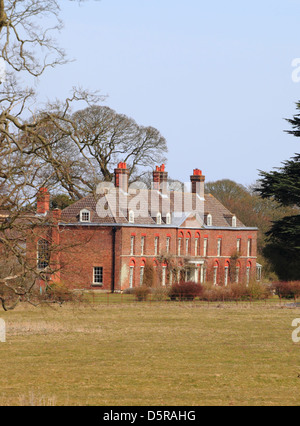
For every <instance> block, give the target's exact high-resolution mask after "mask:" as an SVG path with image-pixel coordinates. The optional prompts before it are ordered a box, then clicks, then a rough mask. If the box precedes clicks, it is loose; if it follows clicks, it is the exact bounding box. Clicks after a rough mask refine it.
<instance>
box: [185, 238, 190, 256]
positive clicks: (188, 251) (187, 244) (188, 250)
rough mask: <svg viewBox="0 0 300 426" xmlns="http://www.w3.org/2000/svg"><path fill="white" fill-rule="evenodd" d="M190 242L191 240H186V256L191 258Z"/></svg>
mask: <svg viewBox="0 0 300 426" xmlns="http://www.w3.org/2000/svg"><path fill="white" fill-rule="evenodd" d="M190 241H191V238H188V237H187V238H186V239H185V255H186V256H189V255H190Z"/></svg>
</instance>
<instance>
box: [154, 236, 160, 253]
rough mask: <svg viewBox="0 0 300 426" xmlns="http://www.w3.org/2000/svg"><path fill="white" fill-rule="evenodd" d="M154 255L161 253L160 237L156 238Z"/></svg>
mask: <svg viewBox="0 0 300 426" xmlns="http://www.w3.org/2000/svg"><path fill="white" fill-rule="evenodd" d="M154 255H155V256H158V255H159V237H155V238H154Z"/></svg>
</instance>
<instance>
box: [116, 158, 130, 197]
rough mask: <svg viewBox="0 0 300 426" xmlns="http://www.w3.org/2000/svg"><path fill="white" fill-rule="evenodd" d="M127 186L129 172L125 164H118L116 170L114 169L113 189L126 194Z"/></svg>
mask: <svg viewBox="0 0 300 426" xmlns="http://www.w3.org/2000/svg"><path fill="white" fill-rule="evenodd" d="M128 185H129V170H128V169H127V164H126V163H119V164H118V168H117V169H115V187H116V188H120V189H122V190H123V191H124V192H126V193H127V192H128Z"/></svg>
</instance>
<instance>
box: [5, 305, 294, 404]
mask: <svg viewBox="0 0 300 426" xmlns="http://www.w3.org/2000/svg"><path fill="white" fill-rule="evenodd" d="M0 316H1V318H3V319H5V320H6V322H7V343H6V344H1V343H0V357H1V367H2V368H1V375H0V389H1V391H0V405H32V406H35V405H50V406H51V405H114V406H116V405H127V406H130V405H148V406H151V405H299V403H300V392H299V388H300V379H299V377H298V376H299V374H300V365H299V349H300V347H299V345H295V344H293V342H292V340H291V334H292V327H291V324H292V320H293V319H294V318H299V317H300V309H299V308H298V309H280V308H279V307H277V306H272V305H268V306H267V307H265V306H263V305H259V304H258V305H255V304H253V305H252V306H251V307H250V306H249V304H244V305H239V306H236V305H235V304H225V305H222V304H221V305H215V306H214V307H210V308H209V309H208V307H207V306H204V305H203V306H198V305H193V304H192V303H191V304H189V303H186V304H185V303H182V304H168V305H167V304H165V303H162V304H159V303H158V304H155V305H150V304H140V305H139V304H133V305H111V306H106V305H102V306H95V307H91V306H85V307H84V306H77V307H75V306H63V307H62V308H51V309H50V308H46V307H41V308H37V309H35V308H30V307H26V308H25V307H20V308H18V309H17V310H16V311H13V312H9V313H4V312H3V313H1V314H0Z"/></svg>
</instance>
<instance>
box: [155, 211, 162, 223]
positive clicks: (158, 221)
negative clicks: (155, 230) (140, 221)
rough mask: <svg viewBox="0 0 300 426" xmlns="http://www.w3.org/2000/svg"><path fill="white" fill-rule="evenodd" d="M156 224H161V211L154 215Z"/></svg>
mask: <svg viewBox="0 0 300 426" xmlns="http://www.w3.org/2000/svg"><path fill="white" fill-rule="evenodd" d="M156 224H157V225H161V213H157V215H156Z"/></svg>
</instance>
